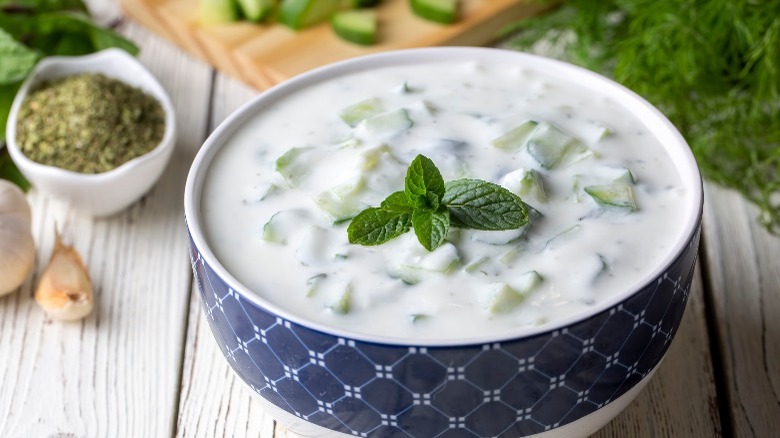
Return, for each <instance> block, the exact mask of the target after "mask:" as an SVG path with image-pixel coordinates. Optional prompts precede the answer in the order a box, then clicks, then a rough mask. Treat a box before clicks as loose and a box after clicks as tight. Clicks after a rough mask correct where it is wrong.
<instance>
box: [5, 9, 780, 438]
mask: <svg viewBox="0 0 780 438" xmlns="http://www.w3.org/2000/svg"><path fill="white" fill-rule="evenodd" d="M92 3H93V5H92V6H93V12H94V13H96V14H97V16H98V17H99V18H100V19H101V21H103V22H109V21H112V20H116V19H119V20H122V17H121V13H120V11H119V10H118V9H117V7H116V6H115V4H114V3H113V2H112V1H110V0H105V1H98V0H95V1H93V2H92ZM119 30H120V31H121V32H122V33H124V34H126V35H127V36H129V37H130V38H131V39H133V40H135V41H136V42H137V43H138V44H139V46H140V47H141V48H142V53H141V55H140V59H141V61H142V62H143V63H144V64H145V65H146V66H147V67H148V68H149V69H150V70H151V71H152V73H153V74H154V75H156V76H157V78H159V80H160V81H161V82H162V84H163V86H164V87H165V88H166V89H167V90H168V92H169V93H170V95H171V97H172V99H173V103H174V106H175V107H176V109H177V119H178V120H177V121H178V125H179V138H178V143H177V148H176V153H175V156H174V158H173V160H172V161H171V164H170V165H169V167H168V169H167V171H166V172H165V174H164V176H163V177H162V179H161V180H160V182H159V183H158V184H157V185H156V186H155V188H154V189H153V190H152V191H151V192H150V193H149V194H148V195H147V196H145V197H144V198H143V199H142V200H141V201H140V202H139V203H137V204H136V205H134V206H133V207H131V208H130V209H128V210H127V211H125V212H123V213H121V214H119V215H116V216H114V217H111V218H108V219H98V220H95V219H91V218H89V217H84V216H81V215H80V214H79V213H78V212H77V211H74V210H71V209H69V208H68V207H67V206H66V205H62V204H60V203H59V202H57V201H55V200H53V199H50V198H48V197H47V196H45V195H43V194H41V193H38V192H36V191H35V190H33V191H31V192H30V195H29V201H30V203H31V205H32V208H33V213H34V221H33V230H34V234H35V237H36V242H37V246H38V264H37V266H36V269H35V272H34V275H33V276H32V277H31V278H30V279H29V280H28V281H27V283H25V284H24V285H23V286H22V288H21V289H20V290H19V291H18V292H16V293H14V294H12V295H10V296H7V297H4V298H0V437H3V438H6V437H8V438H16V437H20V438H28V437H33V438H37V437H59V438H65V437H68V438H70V437H73V438H76V437H168V436H177V437H262V438H270V437H277V438H281V437H294V436H295V435H294V434H292V433H290V432H287V431H285V430H284V429H283V428H281V427H279V426H277V425H276V424H275V423H274V421H273V420H272V419H271V418H270V417H268V416H267V415H266V414H265V412H263V410H262V409H261V407H260V406H259V404H257V403H255V402H254V401H253V400H251V398H250V393H249V390H247V388H245V387H244V386H243V384H242V383H241V382H239V381H238V380H237V379H236V377H235V376H234V375H233V373H232V372H231V371H230V369H229V368H228V365H227V362H226V361H225V360H224V359H223V358H222V356H221V354H220V353H219V350H218V347H217V345H216V343H215V342H214V339H213V338H212V336H211V334H210V332H209V329H208V326H207V323H206V322H205V320H204V317H203V314H202V312H201V311H200V308H199V303H198V299H197V294H195V293H193V292H192V287H193V281H192V273H191V270H190V266H189V261H188V257H187V253H186V251H187V245H186V236H185V231H184V221H183V211H182V210H183V208H182V197H183V191H184V182H185V178H186V174H187V171H188V169H189V166H190V163H191V161H192V159H193V157H194V156H195V153H196V152H197V150H198V148H199V146H200V145H201V144H202V142H203V140H204V139H205V137H206V136H207V135H208V134H209V133H210V132H211V131H212V130H213V129H214V127H215V126H216V125H217V124H218V123H219V122H220V121H221V120H223V119H224V118H225V117H226V116H227V115H228V114H229V113H230V112H232V111H233V110H234V109H236V108H237V107H238V106H239V105H240V104H241V103H243V102H245V101H246V100H248V99H250V98H251V97H252V96H254V95H255V94H256V92H255V91H253V90H251V89H249V88H246V87H245V86H243V85H241V84H240V83H238V82H236V81H234V80H231V79H229V78H227V77H225V76H223V75H222V74H220V73H218V72H216V71H214V70H213V69H211V68H210V67H209V66H207V65H206V64H203V63H201V62H199V61H197V60H195V59H193V58H191V57H190V56H188V55H186V54H184V53H183V52H181V51H180V50H178V49H176V48H175V47H173V46H171V45H170V44H168V43H167V42H165V41H163V40H161V39H160V38H158V37H157V36H155V35H153V34H152V33H151V32H149V31H147V30H146V29H144V28H142V27H140V26H139V25H137V24H135V23H132V22H129V21H120V24H119ZM756 214H757V212H756V210H755V209H754V208H753V207H752V206H750V205H748V204H746V202H745V201H744V200H742V199H741V198H740V197H739V196H738V195H736V194H734V193H732V192H729V191H727V190H724V189H721V188H718V187H716V186H713V185H711V184H708V185H707V187H706V205H705V218H704V236H703V241H702V248H701V250H702V251H701V256H700V263H699V269H698V271H697V274H696V277H695V280H694V281H695V287H694V293H693V295H692V299H691V302H690V304H689V306H688V309H687V311H686V314H685V317H684V319H683V322H682V326H681V328H680V330H679V332H678V334H677V337H676V338H675V340H674V343H673V344H672V346H671V350H670V351H669V354H668V356H667V358H666V360H665V361H664V363H663V364H662V366H661V368H660V370H659V372H658V374H657V375H656V377H655V378H654V379H653V380H652V382H651V383H650V385H649V386H648V388H647V389H645V390H644V392H643V393H642V394H641V395H640V396H639V398H638V399H637V400H636V401H635V402H634V403H633V404H632V405H631V406H630V407H629V408H628V409H627V410H626V411H624V412H623V413H622V414H621V415H620V416H619V417H618V418H617V419H616V420H614V421H613V422H612V423H611V424H609V425H608V426H607V427H606V428H605V429H603V430H602V431H600V432H598V433H597V434H596V436H599V437H711V436H723V435H725V436H740V437H742V436H755V437H772V436H778V434H779V433H780V432H778V431H780V316H779V315H780V269H778V262H777V260H778V259H780V239H779V238H777V237H775V236H771V235H768V234H767V233H766V232H765V231H764V230H763V229H762V228H760V226H759V225H757V222H756V220H755V216H756ZM55 223H56V224H57V225H58V226H59V227H60V229H61V230H62V231H63V234H64V237H65V239H66V240H67V241H70V242H72V243H73V244H74V245H75V246H76V248H77V249H78V250H79V251H80V252H81V254H82V255H83V256H84V259H85V261H86V263H87V265H88V266H89V271H90V274H91V276H92V279H93V282H94V286H95V293H96V300H97V301H96V309H95V311H94V312H93V313H92V315H90V316H89V317H88V318H87V319H86V320H84V321H82V322H79V323H75V324H63V323H59V322H54V321H51V320H49V319H47V318H46V317H45V316H44V314H43V312H42V311H41V310H40V309H39V308H38V307H37V305H36V304H35V302H34V300H33V290H34V285H35V284H36V282H37V280H38V277H39V275H40V274H41V271H42V269H43V267H44V266H45V264H46V261H47V260H48V256H49V254H50V251H51V248H52V246H53V229H54V225H55ZM776 312H778V313H776Z"/></svg>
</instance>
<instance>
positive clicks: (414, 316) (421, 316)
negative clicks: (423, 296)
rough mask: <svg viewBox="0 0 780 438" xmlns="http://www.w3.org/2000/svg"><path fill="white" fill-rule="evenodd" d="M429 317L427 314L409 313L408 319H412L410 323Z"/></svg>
mask: <svg viewBox="0 0 780 438" xmlns="http://www.w3.org/2000/svg"><path fill="white" fill-rule="evenodd" d="M427 318H429V316H428V315H425V314H422V313H413V314H411V315H409V319H411V320H412V324H414V323H418V322H420V321H423V320H425V319H427Z"/></svg>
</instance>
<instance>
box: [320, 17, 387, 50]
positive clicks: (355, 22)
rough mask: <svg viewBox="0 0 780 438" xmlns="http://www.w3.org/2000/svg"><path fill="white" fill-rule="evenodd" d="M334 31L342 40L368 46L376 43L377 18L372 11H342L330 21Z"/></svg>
mask: <svg viewBox="0 0 780 438" xmlns="http://www.w3.org/2000/svg"><path fill="white" fill-rule="evenodd" d="M330 23H331V25H332V26H333V31H334V32H336V35H338V36H340V37H341V38H342V39H344V40H346V41H349V42H351V43H355V44H361V45H364V46H368V45H371V44H374V43H375V42H376V35H377V16H376V11H374V10H371V9H358V10H351V11H340V12H336V13H335V14H333V18H331V20H330Z"/></svg>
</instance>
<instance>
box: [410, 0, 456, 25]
mask: <svg viewBox="0 0 780 438" xmlns="http://www.w3.org/2000/svg"><path fill="white" fill-rule="evenodd" d="M411 5H412V11H414V13H415V15H417V16H418V17H420V18H424V19H426V20H429V21H435V22H437V23H445V24H446V23H454V22H455V20H457V18H458V0H411Z"/></svg>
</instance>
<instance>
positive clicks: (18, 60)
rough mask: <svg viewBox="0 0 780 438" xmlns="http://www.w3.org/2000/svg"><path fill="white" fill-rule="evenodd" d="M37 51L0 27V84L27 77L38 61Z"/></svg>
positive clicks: (7, 83) (8, 83)
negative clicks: (0, 61)
mask: <svg viewBox="0 0 780 438" xmlns="http://www.w3.org/2000/svg"><path fill="white" fill-rule="evenodd" d="M39 57H40V56H39V54H38V52H36V51H34V50H30V49H29V48H27V47H26V46H24V45H23V44H22V43H20V42H18V41H16V40H15V39H14V38H13V37H12V36H11V35H10V34H9V33H8V32H6V31H4V30H3V29H2V28H0V59H2V60H3V62H2V63H0V85H10V84H13V83H16V82H19V81H21V80H24V78H26V77H27V74H28V73H30V70H32V69H33V67H35V63H36V62H38V58H39Z"/></svg>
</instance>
